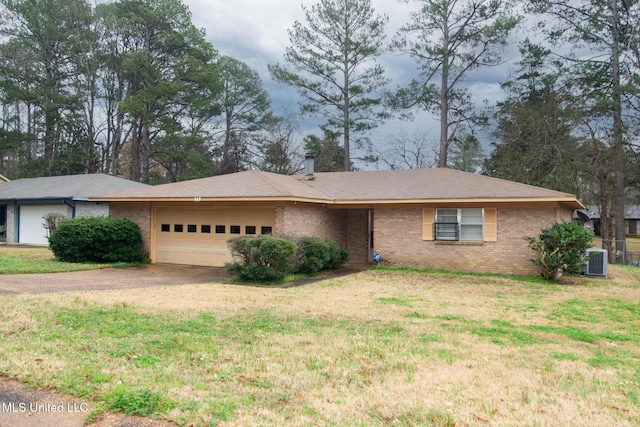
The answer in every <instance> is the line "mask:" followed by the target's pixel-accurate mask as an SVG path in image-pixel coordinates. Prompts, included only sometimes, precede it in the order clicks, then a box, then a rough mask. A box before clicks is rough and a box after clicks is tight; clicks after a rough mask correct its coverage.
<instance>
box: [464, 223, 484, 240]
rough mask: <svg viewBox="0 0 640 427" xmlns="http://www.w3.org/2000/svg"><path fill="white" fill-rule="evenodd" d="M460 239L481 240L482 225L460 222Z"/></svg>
mask: <svg viewBox="0 0 640 427" xmlns="http://www.w3.org/2000/svg"><path fill="white" fill-rule="evenodd" d="M460 240H482V225H468V224H466V225H465V224H462V225H461V226H460Z"/></svg>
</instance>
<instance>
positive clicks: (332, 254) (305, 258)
mask: <svg viewBox="0 0 640 427" xmlns="http://www.w3.org/2000/svg"><path fill="white" fill-rule="evenodd" d="M297 244H298V253H299V254H301V256H300V257H299V262H298V263H297V265H296V268H297V271H300V272H302V273H316V272H318V271H323V270H335V269H337V268H340V267H342V265H343V264H344V263H345V262H346V261H347V259H348V258H349V253H348V252H347V250H346V249H345V248H341V247H339V246H338V244H337V243H336V242H334V241H333V240H322V239H319V238H317V237H301V238H299V239H298V240H297Z"/></svg>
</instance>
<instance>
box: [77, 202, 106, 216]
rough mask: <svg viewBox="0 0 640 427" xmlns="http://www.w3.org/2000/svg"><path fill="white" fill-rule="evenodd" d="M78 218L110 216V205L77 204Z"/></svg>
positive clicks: (95, 203)
mask: <svg viewBox="0 0 640 427" xmlns="http://www.w3.org/2000/svg"><path fill="white" fill-rule="evenodd" d="M76 216H77V217H78V216H109V204H108V203H101V202H77V203H76Z"/></svg>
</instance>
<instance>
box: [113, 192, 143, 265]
mask: <svg viewBox="0 0 640 427" xmlns="http://www.w3.org/2000/svg"><path fill="white" fill-rule="evenodd" d="M109 215H110V216H115V217H118V218H127V219H129V220H131V221H133V222H135V223H136V224H138V227H140V233H141V234H142V252H144V256H145V257H147V258H149V257H150V254H151V205H150V204H148V203H113V202H111V203H110V205H109Z"/></svg>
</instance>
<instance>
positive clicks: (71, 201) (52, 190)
mask: <svg viewBox="0 0 640 427" xmlns="http://www.w3.org/2000/svg"><path fill="white" fill-rule="evenodd" d="M144 187H148V185H146V184H140V183H138V182H133V181H129V180H127V179H122V178H116V177H114V176H110V175H105V174H87V175H67V176H55V177H47V178H25V179H16V180H15V181H9V182H5V183H3V184H1V185H0V206H1V207H3V210H4V211H5V212H6V223H7V232H6V237H7V243H8V244H11V243H27V244H36V245H46V244H48V241H47V230H46V229H45V227H44V225H43V223H44V219H43V216H45V215H47V214H49V213H57V214H61V215H64V216H66V217H76V216H89V215H95V216H97V215H102V216H106V215H109V205H108V203H104V202H90V201H89V197H90V196H95V195H98V194H103V193H106V192H111V191H121V190H129V189H134V188H144Z"/></svg>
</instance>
